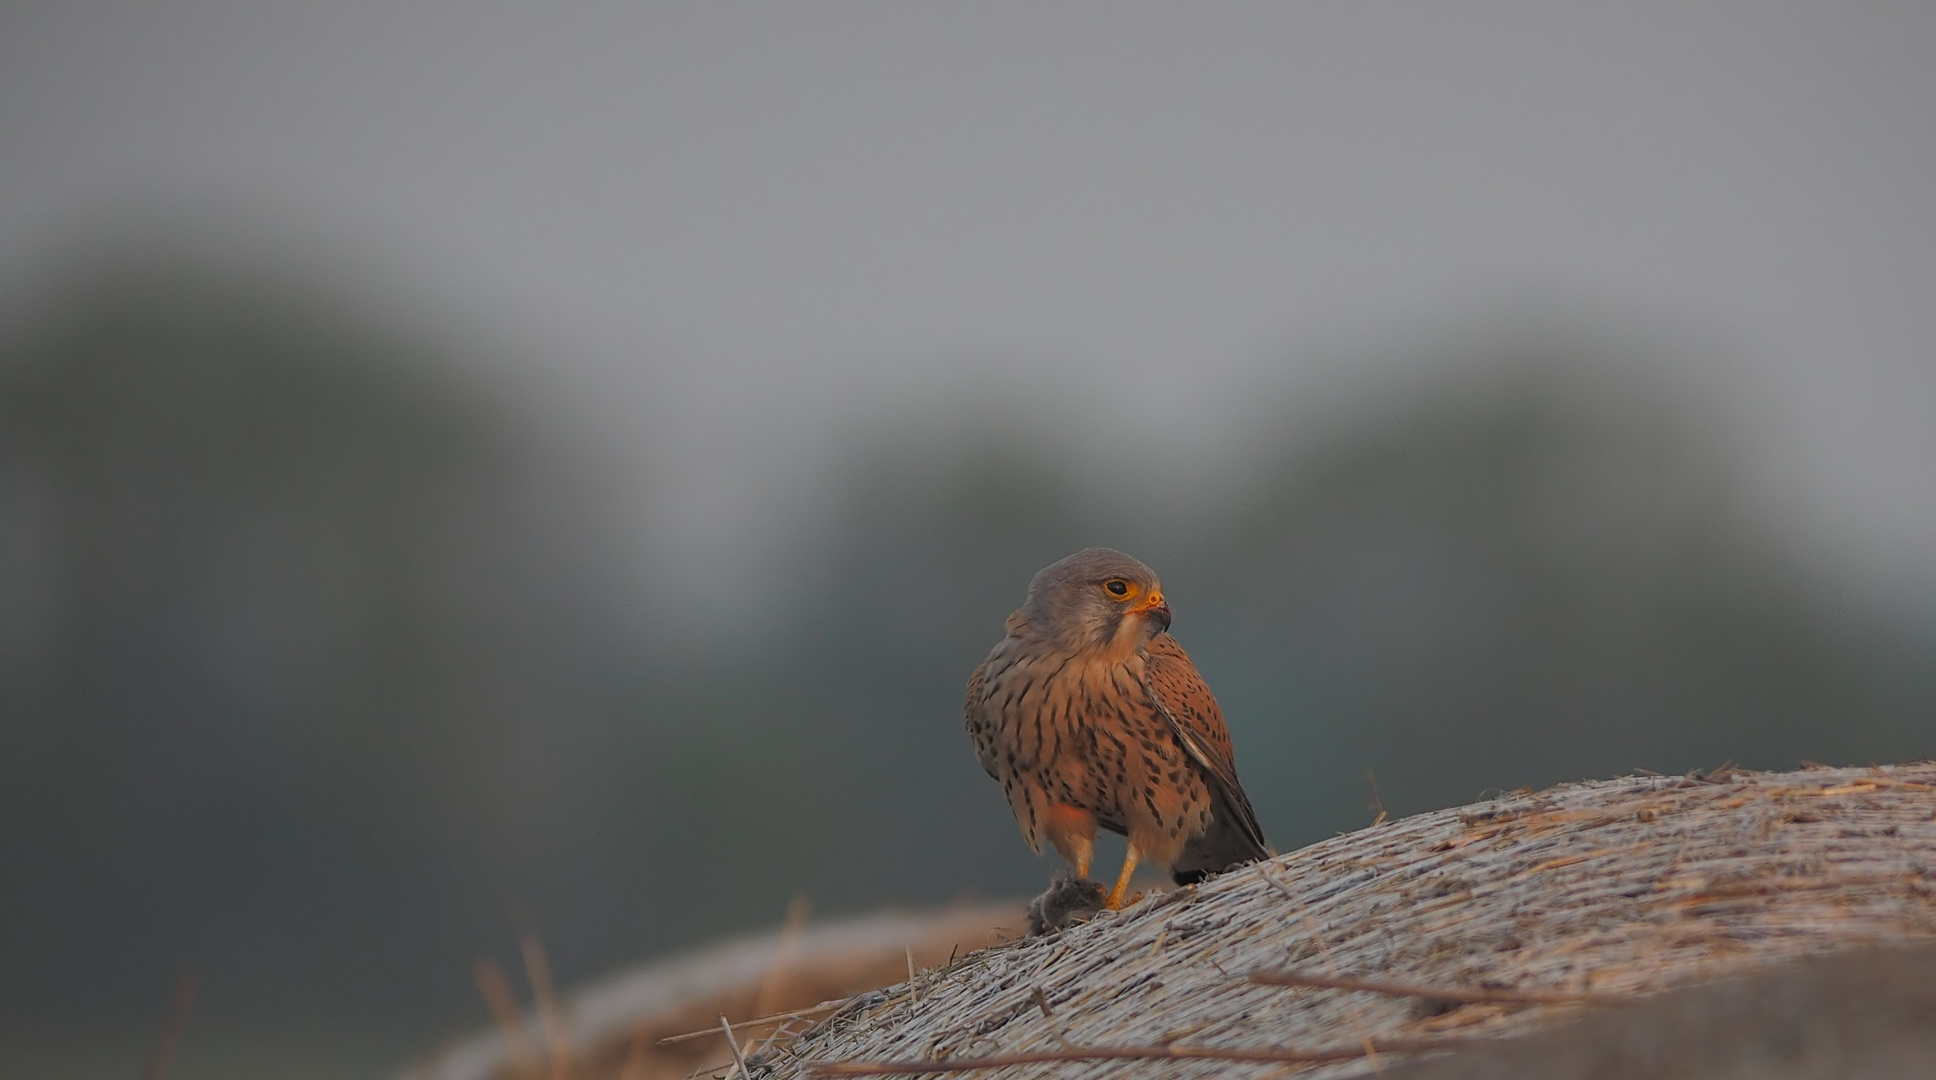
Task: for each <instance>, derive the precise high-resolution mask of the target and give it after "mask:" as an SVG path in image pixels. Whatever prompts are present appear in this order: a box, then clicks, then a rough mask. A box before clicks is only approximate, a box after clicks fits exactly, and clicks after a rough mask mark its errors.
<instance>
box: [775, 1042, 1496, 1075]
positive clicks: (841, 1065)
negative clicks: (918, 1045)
mask: <svg viewBox="0 0 1936 1080" xmlns="http://www.w3.org/2000/svg"><path fill="white" fill-rule="evenodd" d="M1480 1041H1483V1040H1479V1039H1471V1038H1459V1039H1394V1040H1389V1041H1381V1042H1377V1043H1373V1042H1371V1040H1366V1042H1365V1044H1363V1045H1355V1046H1336V1047H1326V1048H1322V1049H1314V1050H1300V1049H1297V1048H1296V1047H1273V1048H1268V1049H1263V1050H1238V1049H1231V1048H1228V1047H1216V1046H1082V1047H1075V1046H1072V1047H1069V1048H1068V1049H1065V1050H1045V1051H1042V1052H1040V1053H1033V1054H1003V1055H1000V1056H996V1057H982V1058H955V1059H953V1060H950V1061H829V1062H814V1063H809V1064H808V1066H807V1068H808V1070H809V1071H811V1072H812V1074H813V1075H815V1076H886V1075H889V1074H896V1073H898V1074H930V1075H931V1074H935V1073H951V1072H967V1071H968V1070H970V1069H1002V1068H1007V1067H1008V1066H1010V1065H1043V1064H1049V1063H1052V1062H1058V1061H1158V1060H1164V1059H1173V1060H1179V1061H1262V1062H1272V1063H1279V1064H1314V1063H1319V1062H1326V1061H1354V1060H1357V1059H1359V1058H1363V1057H1365V1056H1367V1054H1368V1053H1370V1052H1376V1053H1381V1054H1422V1053H1428V1052H1431V1051H1434V1050H1451V1049H1455V1048H1457V1047H1461V1046H1468V1045H1471V1044H1472V1043H1475V1042H1480Z"/></svg>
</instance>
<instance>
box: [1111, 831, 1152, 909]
mask: <svg viewBox="0 0 1936 1080" xmlns="http://www.w3.org/2000/svg"><path fill="white" fill-rule="evenodd" d="M1142 857H1143V853H1142V852H1140V851H1138V850H1136V845H1135V844H1131V845H1129V850H1128V851H1125V852H1124V853H1123V872H1122V873H1121V874H1118V875H1117V876H1116V888H1115V889H1114V890H1113V891H1111V892H1110V894H1109V899H1107V900H1104V901H1103V903H1102V906H1103V907H1105V908H1107V909H1108V910H1110V911H1121V910H1122V909H1123V894H1124V893H1126V892H1128V891H1129V878H1130V875H1132V874H1134V873H1136V863H1137V862H1138V861H1139V860H1140V859H1141V858H1142Z"/></svg>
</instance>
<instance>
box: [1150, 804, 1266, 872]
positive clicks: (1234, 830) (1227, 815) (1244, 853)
mask: <svg viewBox="0 0 1936 1080" xmlns="http://www.w3.org/2000/svg"><path fill="white" fill-rule="evenodd" d="M1255 822H1256V819H1255V817H1254V816H1252V815H1251V813H1250V806H1249V804H1248V802H1246V804H1245V805H1244V806H1243V807H1242V808H1241V810H1240V809H1239V808H1237V807H1233V806H1231V805H1230V804H1229V803H1228V801H1227V800H1225V798H1224V797H1223V793H1222V792H1218V793H1217V794H1216V795H1215V796H1214V801H1213V803H1212V805H1211V815H1210V827H1209V828H1208V829H1205V830H1204V832H1203V835H1202V836H1199V837H1197V838H1195V839H1193V840H1191V841H1190V842H1189V843H1187V844H1184V845H1183V853H1182V854H1181V855H1179V856H1177V860H1176V865H1175V866H1173V867H1171V868H1170V876H1171V877H1172V878H1174V879H1176V883H1177V884H1178V885H1193V884H1195V883H1196V882H1199V881H1202V880H1203V879H1204V878H1206V877H1208V876H1210V875H1211V874H1221V873H1223V872H1224V871H1225V870H1231V869H1235V868H1236V867H1239V866H1243V865H1245V864H1246V863H1254V862H1257V861H1259V860H1261V859H1268V858H1270V857H1271V854H1272V852H1271V850H1270V848H1269V847H1268V846H1267V845H1266V844H1265V842H1264V837H1263V834H1262V833H1261V832H1259V831H1257V826H1256V823H1255ZM1246 825H1248V827H1246Z"/></svg>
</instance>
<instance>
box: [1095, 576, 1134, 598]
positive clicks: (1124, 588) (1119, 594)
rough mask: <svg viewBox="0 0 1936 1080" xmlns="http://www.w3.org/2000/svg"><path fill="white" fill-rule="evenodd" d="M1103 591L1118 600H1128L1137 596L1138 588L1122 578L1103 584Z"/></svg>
mask: <svg viewBox="0 0 1936 1080" xmlns="http://www.w3.org/2000/svg"><path fill="white" fill-rule="evenodd" d="M1102 588H1103V591H1104V592H1106V593H1108V594H1109V595H1111V596H1113V597H1115V598H1116V599H1118V600H1127V599H1129V598H1130V597H1131V596H1134V595H1135V594H1136V586H1134V585H1131V584H1130V583H1129V582H1127V581H1124V580H1123V579H1122V578H1110V579H1109V580H1108V581H1105V582H1103V583H1102Z"/></svg>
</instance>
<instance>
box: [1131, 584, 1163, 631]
mask: <svg viewBox="0 0 1936 1080" xmlns="http://www.w3.org/2000/svg"><path fill="white" fill-rule="evenodd" d="M1135 614H1137V615H1141V616H1142V617H1143V618H1145V619H1148V620H1149V621H1150V622H1153V623H1155V624H1156V630H1157V632H1158V633H1162V632H1163V631H1165V630H1168V629H1169V628H1170V605H1169V603H1168V602H1167V601H1165V600H1164V599H1163V594H1162V593H1160V592H1153V593H1151V594H1149V595H1148V596H1146V597H1144V598H1143V602H1142V603H1141V604H1138V605H1137V606H1136V609H1135Z"/></svg>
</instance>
